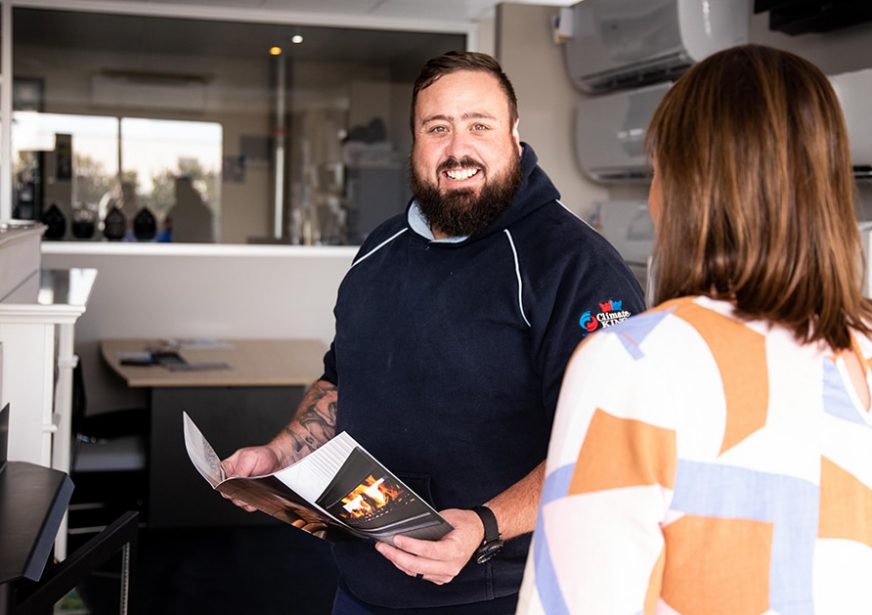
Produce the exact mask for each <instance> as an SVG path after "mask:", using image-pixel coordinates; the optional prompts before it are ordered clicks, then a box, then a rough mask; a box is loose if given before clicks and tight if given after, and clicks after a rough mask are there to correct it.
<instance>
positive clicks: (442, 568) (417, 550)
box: [375, 508, 484, 585]
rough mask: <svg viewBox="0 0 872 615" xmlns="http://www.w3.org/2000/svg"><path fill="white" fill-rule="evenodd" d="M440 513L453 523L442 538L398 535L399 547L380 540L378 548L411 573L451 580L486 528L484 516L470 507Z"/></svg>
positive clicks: (433, 580) (439, 581)
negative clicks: (420, 538)
mask: <svg viewBox="0 0 872 615" xmlns="http://www.w3.org/2000/svg"><path fill="white" fill-rule="evenodd" d="M439 514H440V515H442V516H443V517H444V518H445V520H446V521H448V523H450V524H451V525H453V526H454V529H453V530H452V531H451V532H449V533H448V534H446V535H445V536H443V537H442V538H441V539H440V540H436V541H433V540H417V539H415V538H410V537H408V536H395V537H394V544H395V545H396V547H392V546H391V545H389V544H387V543H384V542H378V543H376V545H375V548H376V550H377V551H378V552H379V553H381V554H382V555H383V556H384V557H386V558H387V559H388V560H390V562H391V563H392V564H393V565H394V566H396V567H397V568H399V569H400V570H402V571H403V572H405V573H406V574H407V575H409V576H412V577H416V576H417V577H419V578H422V579H425V580H427V581H430V582H431V583H435V584H436V585H444V584H445V583H449V582H450V581H451V580H452V579H454V577H456V576H457V574H458V573H459V572H460V569H461V568H463V567H464V566H465V565H466V563H467V562H468V561H469V559H470V558H471V557H472V554H473V553H475V550H476V549H478V547H479V546H480V545H481V543H482V541H483V540H484V528H483V527H482V525H481V519H479V518H478V515H477V514H475V513H474V512H472V511H471V510H460V509H457V508H450V509H448V510H443V511H440V512H439ZM419 575H423V576H419Z"/></svg>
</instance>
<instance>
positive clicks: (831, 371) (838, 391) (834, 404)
mask: <svg viewBox="0 0 872 615" xmlns="http://www.w3.org/2000/svg"><path fill="white" fill-rule="evenodd" d="M824 412H826V413H827V414H829V415H831V416H834V417H836V418H839V419H842V420H845V421H850V422H852V423H860V424H861V425H868V424H867V423H866V421H864V420H863V416H862V415H861V414H860V412H859V410H857V406H855V405H854V402H853V401H851V397H850V396H849V394H848V390H847V389H846V388H845V382H844V380H842V376H841V374H840V373H839V368H838V367H836V364H835V363H833V362H832V361H830V360H829V359H825V360H824Z"/></svg>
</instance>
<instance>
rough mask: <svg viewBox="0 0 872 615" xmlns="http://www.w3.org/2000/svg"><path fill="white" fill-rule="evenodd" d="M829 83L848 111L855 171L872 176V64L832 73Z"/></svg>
mask: <svg viewBox="0 0 872 615" xmlns="http://www.w3.org/2000/svg"><path fill="white" fill-rule="evenodd" d="M830 83H832V84H833V89H834V90H835V91H836V95H837V96H838V97H839V102H840V103H841V104H842V111H843V112H844V114H845V124H846V125H847V127H848V139H849V141H850V144H851V164H853V165H854V175H855V176H858V177H872V116H870V115H869V108H870V102H869V101H872V68H867V69H864V70H858V71H855V72H852V73H842V74H840V75H830Z"/></svg>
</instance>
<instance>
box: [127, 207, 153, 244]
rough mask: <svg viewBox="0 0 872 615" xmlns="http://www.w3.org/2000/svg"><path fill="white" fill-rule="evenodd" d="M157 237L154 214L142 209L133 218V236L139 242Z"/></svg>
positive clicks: (145, 208) (146, 208) (144, 208)
mask: <svg viewBox="0 0 872 615" xmlns="http://www.w3.org/2000/svg"><path fill="white" fill-rule="evenodd" d="M155 235H157V219H156V218H155V217H154V214H153V213H151V211H150V210H149V209H148V207H143V208H142V209H140V210H139V211H138V212H136V215H135V216H133V236H134V237H136V239H137V240H139V241H149V240H151V239H154V236H155Z"/></svg>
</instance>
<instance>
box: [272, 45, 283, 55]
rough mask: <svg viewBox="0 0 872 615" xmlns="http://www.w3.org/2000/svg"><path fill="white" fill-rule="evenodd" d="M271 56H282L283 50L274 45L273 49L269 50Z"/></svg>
mask: <svg viewBox="0 0 872 615" xmlns="http://www.w3.org/2000/svg"><path fill="white" fill-rule="evenodd" d="M269 54H270V55H271V56H280V55H282V48H281V47H278V46H276V45H273V46H272V47H270V48H269Z"/></svg>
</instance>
